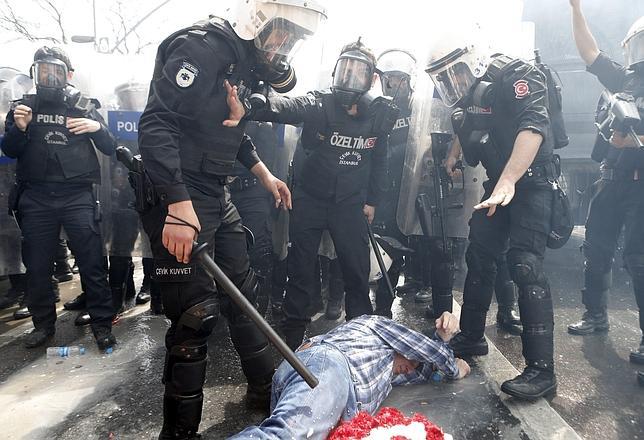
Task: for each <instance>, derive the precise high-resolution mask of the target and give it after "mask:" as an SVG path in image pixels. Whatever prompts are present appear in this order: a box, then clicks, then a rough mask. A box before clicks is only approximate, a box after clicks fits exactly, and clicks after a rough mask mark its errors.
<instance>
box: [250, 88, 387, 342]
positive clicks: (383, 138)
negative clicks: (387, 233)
mask: <svg viewBox="0 0 644 440" xmlns="http://www.w3.org/2000/svg"><path fill="white" fill-rule="evenodd" d="M381 108H386V107H379V106H371V107H369V109H366V110H365V111H364V112H363V114H361V115H358V116H357V117H352V116H349V115H348V114H347V112H346V110H345V109H344V108H342V107H341V106H340V105H338V104H337V103H336V101H335V99H334V95H333V94H332V93H331V92H328V91H324V92H313V93H309V94H308V95H306V96H302V97H298V98H280V97H275V98H271V99H270V103H269V106H268V107H267V108H266V109H264V110H262V111H260V112H258V113H257V114H255V115H254V116H253V118H254V119H258V120H270V121H274V122H280V123H284V124H299V123H303V128H302V138H301V141H302V147H303V149H304V153H305V154H304V156H305V157H304V158H303V160H302V161H300V162H298V168H299V169H295V170H294V176H295V177H294V182H293V188H294V190H293V210H292V212H291V218H290V231H289V237H290V241H291V247H290V249H289V256H288V285H287V289H286V297H285V299H284V305H283V311H284V315H285V323H284V331H285V335H286V336H287V339H288V340H287V343H289V344H290V345H291V346H292V347H293V348H295V347H297V346H298V345H299V344H300V343H301V341H302V336H303V333H304V328H305V325H306V323H307V322H308V321H309V315H308V313H307V310H308V309H309V304H310V302H311V292H312V291H313V285H314V278H315V277H316V276H319V275H316V274H315V268H316V259H317V256H318V248H319V245H320V239H321V236H322V232H323V231H324V230H325V229H328V230H329V232H330V233H331V237H332V238H333V242H334V244H335V250H336V253H337V254H338V259H339V262H340V266H341V267H342V274H343V278H344V284H345V291H346V299H345V304H346V317H347V319H351V318H354V317H356V316H360V315H363V314H365V313H372V312H373V310H372V307H371V302H370V300H369V244H368V240H369V238H368V234H367V226H366V223H365V218H364V214H363V207H364V205H365V204H368V205H372V206H376V205H378V204H379V201H380V198H381V195H382V192H383V190H384V185H385V179H386V171H387V136H388V133H389V131H390V130H391V127H386V128H381V127H378V126H376V124H375V121H376V119H377V118H376V117H375V116H376V114H375V113H376V112H380V111H381V110H380V109H381ZM382 111H384V110H382Z"/></svg>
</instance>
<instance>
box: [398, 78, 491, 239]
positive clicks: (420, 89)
mask: <svg viewBox="0 0 644 440" xmlns="http://www.w3.org/2000/svg"><path fill="white" fill-rule="evenodd" d="M452 133H453V132H452V124H451V111H450V109H449V108H448V107H446V106H445V105H443V104H442V102H441V101H440V99H438V98H434V88H433V85H432V84H431V81H430V80H429V77H428V76H426V75H421V76H419V78H418V82H417V85H416V91H415V93H414V101H413V107H412V114H411V121H410V127H409V137H408V140H407V150H406V152H405V162H404V167H403V175H402V180H401V184H400V198H399V200H398V209H397V213H396V222H397V224H398V227H399V228H400V231H401V232H402V233H403V234H405V235H407V236H409V235H423V227H422V225H421V219H422V218H424V219H425V222H426V227H427V231H426V233H428V234H429V235H432V236H439V237H440V236H441V235H443V228H444V231H445V235H446V236H447V237H467V235H468V231H469V226H468V221H469V218H470V216H471V214H472V210H473V207H474V205H475V204H476V203H478V201H479V200H480V198H481V196H482V195H483V187H482V186H481V183H482V182H483V181H484V180H485V170H484V169H483V168H482V167H481V166H479V167H477V168H471V167H468V166H467V165H464V166H463V168H462V169H461V170H460V171H461V172H460V173H459V172H457V173H456V175H455V176H454V177H451V178H450V177H449V176H447V174H446V173H445V171H444V169H443V166H442V162H443V160H444V159H445V155H446V153H447V150H448V149H449V147H450V145H451V142H450V139H451V136H450V135H452ZM423 216H424V217H423Z"/></svg>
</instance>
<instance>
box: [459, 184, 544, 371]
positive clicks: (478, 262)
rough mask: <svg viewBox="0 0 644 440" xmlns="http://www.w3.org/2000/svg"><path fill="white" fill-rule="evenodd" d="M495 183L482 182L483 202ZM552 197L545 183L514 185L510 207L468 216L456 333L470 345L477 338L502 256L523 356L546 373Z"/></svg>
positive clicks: (482, 327) (482, 330) (478, 212)
mask: <svg viewBox="0 0 644 440" xmlns="http://www.w3.org/2000/svg"><path fill="white" fill-rule="evenodd" d="M495 183H496V182H492V181H488V182H485V184H484V188H485V194H484V195H483V200H484V199H487V198H488V197H489V196H490V194H491V193H492V190H493V189H494V185H495ZM528 185H529V186H528ZM552 197H553V192H552V190H551V189H550V187H549V185H548V183H547V182H545V181H533V182H531V183H529V184H523V186H522V185H521V184H519V185H517V187H516V194H515V196H514V198H513V199H512V202H510V204H509V205H508V206H506V207H498V208H497V210H496V213H495V214H494V215H493V216H491V217H488V216H487V210H480V211H475V212H474V213H473V215H472V219H471V220H470V236H469V239H470V244H469V246H468V249H467V252H466V261H467V277H466V279H465V288H464V291H463V309H462V313H461V330H462V331H463V332H464V333H465V334H466V335H467V336H469V337H470V338H472V339H478V338H481V337H483V333H484V330H485V319H486V315H487V311H488V309H489V307H490V303H491V301H492V295H493V293H494V286H495V280H496V274H497V266H496V261H497V259H498V258H499V257H500V256H501V255H502V254H503V253H504V252H506V250H507V260H508V267H509V269H510V274H511V276H512V279H513V280H514V282H515V283H516V284H517V286H518V288H519V309H520V312H521V320H522V323H523V334H522V336H521V339H522V342H523V356H524V357H525V359H526V361H527V362H528V364H538V365H540V366H543V365H547V366H548V367H551V366H552V362H553V335H552V332H553V326H554V322H553V311H552V298H551V297H550V287H549V285H548V281H547V279H546V276H545V274H544V272H543V257H544V253H545V249H546V242H547V237H548V233H549V230H550V217H551V210H552ZM537 361H539V362H537Z"/></svg>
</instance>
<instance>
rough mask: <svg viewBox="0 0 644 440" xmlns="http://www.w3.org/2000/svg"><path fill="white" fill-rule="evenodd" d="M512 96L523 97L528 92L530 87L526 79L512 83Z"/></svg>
mask: <svg viewBox="0 0 644 440" xmlns="http://www.w3.org/2000/svg"><path fill="white" fill-rule="evenodd" d="M513 86H514V96H515V97H516V98H517V99H523V98H525V97H526V96H528V95H529V94H530V87H529V86H528V81H526V80H525V79H520V80H518V81H516V82H515V83H514V84H513Z"/></svg>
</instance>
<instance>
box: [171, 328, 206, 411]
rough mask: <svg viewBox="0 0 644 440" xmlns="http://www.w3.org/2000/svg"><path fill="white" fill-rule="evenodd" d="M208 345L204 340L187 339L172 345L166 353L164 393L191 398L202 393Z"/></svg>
mask: <svg viewBox="0 0 644 440" xmlns="http://www.w3.org/2000/svg"><path fill="white" fill-rule="evenodd" d="M207 358H208V345H207V344H206V342H205V340H200V339H194V340H187V341H185V342H182V343H181V344H177V345H173V346H171V347H170V348H169V349H168V353H167V354H166V362H165V369H164V372H163V383H164V384H165V386H166V395H168V396H172V397H175V398H191V397H195V396H198V395H200V394H201V393H202V388H203V384H204V381H205V380H206V363H207Z"/></svg>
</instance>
